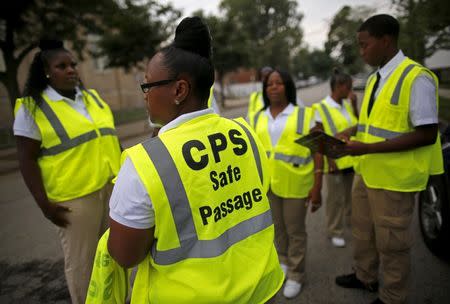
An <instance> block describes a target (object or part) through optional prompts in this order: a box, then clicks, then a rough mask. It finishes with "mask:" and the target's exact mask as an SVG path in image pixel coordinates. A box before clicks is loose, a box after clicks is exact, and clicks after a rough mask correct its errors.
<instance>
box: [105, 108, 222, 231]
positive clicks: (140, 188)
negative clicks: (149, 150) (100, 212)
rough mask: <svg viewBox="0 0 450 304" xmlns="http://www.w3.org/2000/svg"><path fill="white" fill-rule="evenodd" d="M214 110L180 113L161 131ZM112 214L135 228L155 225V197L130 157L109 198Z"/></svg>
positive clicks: (126, 160) (115, 218) (116, 218)
mask: <svg viewBox="0 0 450 304" xmlns="http://www.w3.org/2000/svg"><path fill="white" fill-rule="evenodd" d="M212 113H214V110H213V109H212V108H208V109H205V110H200V111H195V112H191V113H187V114H183V115H180V116H179V117H177V118H176V119H174V120H172V121H171V122H169V123H168V124H167V125H165V126H163V127H162V128H161V130H159V134H162V133H164V132H167V131H168V130H171V129H174V128H176V127H178V126H180V125H181V124H183V123H185V122H187V121H189V120H191V119H194V118H197V117H200V116H202V115H207V114H212ZM109 216H110V217H111V218H112V219H113V220H114V221H116V222H118V223H120V224H122V225H124V226H127V227H131V228H135V229H148V228H151V227H153V226H154V225H155V211H154V209H153V204H152V200H151V199H150V196H149V195H148V193H147V190H146V189H145V187H144V185H143V184H142V181H141V179H140V178H139V175H138V173H137V172H136V169H135V167H134V164H133V162H132V161H131V159H130V158H129V157H127V158H126V159H125V162H124V163H123V165H122V167H121V168H120V170H119V174H118V176H117V180H116V184H115V185H114V189H113V192H112V194H111V198H110V200H109Z"/></svg>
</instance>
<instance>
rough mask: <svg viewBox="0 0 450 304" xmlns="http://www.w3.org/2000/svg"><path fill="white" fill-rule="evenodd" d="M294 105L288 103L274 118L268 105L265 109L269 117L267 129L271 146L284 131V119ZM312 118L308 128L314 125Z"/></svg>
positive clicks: (285, 119) (290, 112) (292, 109)
mask: <svg viewBox="0 0 450 304" xmlns="http://www.w3.org/2000/svg"><path fill="white" fill-rule="evenodd" d="M294 109H295V107H294V105H293V104H291V103H289V104H288V105H287V106H286V108H284V109H283V111H281V112H280V113H279V114H278V115H277V116H276V117H275V118H274V117H273V116H272V113H271V112H270V107H268V108H267V109H266V110H265V114H266V115H267V117H268V118H269V121H268V124H269V125H268V129H269V135H270V141H271V143H272V146H275V145H276V144H277V143H278V140H279V139H280V137H281V134H282V133H283V131H284V127H285V125H286V121H287V119H288V117H289V115H291V114H292V112H293V111H294ZM314 124H315V123H314V120H313V119H311V124H310V126H309V129H312V128H313V127H314Z"/></svg>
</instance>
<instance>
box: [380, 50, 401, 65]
mask: <svg viewBox="0 0 450 304" xmlns="http://www.w3.org/2000/svg"><path fill="white" fill-rule="evenodd" d="M398 51H399V50H398V48H396V47H393V48H391V49H389V50H388V51H387V52H386V55H385V56H384V58H383V60H382V62H381V64H380V66H379V68H380V69H381V68H383V67H384V66H385V65H386V64H387V63H388V62H389V61H391V59H392V58H394V57H395V55H397V53H398Z"/></svg>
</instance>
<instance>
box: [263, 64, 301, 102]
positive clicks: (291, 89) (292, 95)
mask: <svg viewBox="0 0 450 304" xmlns="http://www.w3.org/2000/svg"><path fill="white" fill-rule="evenodd" d="M275 72H277V73H278V74H280V77H281V80H282V81H283V84H284V92H285V94H286V99H287V101H288V103H292V104H293V105H294V106H295V105H297V89H296V88H295V83H294V80H293V79H292V77H291V75H290V74H289V73H288V72H287V71H285V70H281V69H274V70H273V71H272V72H270V74H269V75H267V77H266V79H265V80H264V82H263V100H264V109H267V107H269V105H270V100H269V97H268V96H267V92H266V89H267V82H268V81H269V77H270V75H272V74H273V73H275Z"/></svg>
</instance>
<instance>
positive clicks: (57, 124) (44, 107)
mask: <svg viewBox="0 0 450 304" xmlns="http://www.w3.org/2000/svg"><path fill="white" fill-rule="evenodd" d="M39 97H40V100H39V102H37V103H36V104H37V105H38V107H39V108H40V109H41V111H42V112H43V113H44V115H45V116H46V117H47V119H48V121H49V122H50V124H51V125H52V127H53V129H54V130H55V132H56V134H57V135H58V137H59V140H60V141H61V142H62V143H63V142H65V141H67V140H69V135H68V134H67V132H66V129H64V127H63V125H62V123H61V121H60V120H59V118H58V116H56V114H55V112H54V111H53V110H52V108H51V107H50V106H49V105H48V103H47V101H46V100H45V99H44V98H43V97H42V96H39Z"/></svg>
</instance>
